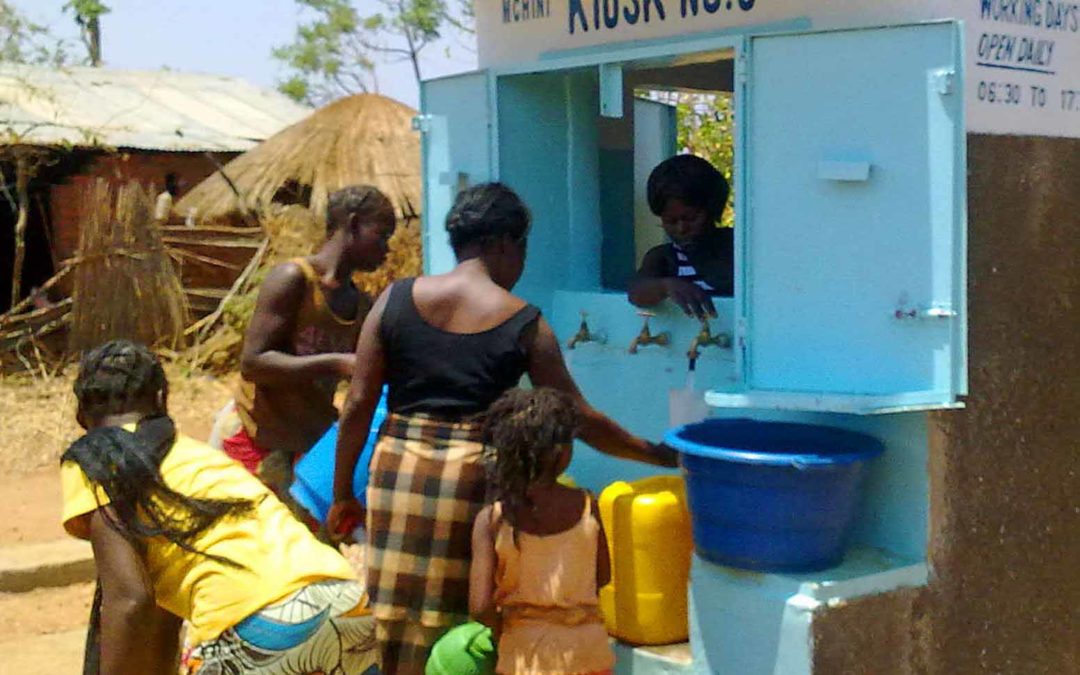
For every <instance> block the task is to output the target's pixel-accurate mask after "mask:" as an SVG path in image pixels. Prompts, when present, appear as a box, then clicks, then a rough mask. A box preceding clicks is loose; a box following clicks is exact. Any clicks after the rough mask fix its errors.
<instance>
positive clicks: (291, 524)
mask: <svg viewBox="0 0 1080 675" xmlns="http://www.w3.org/2000/svg"><path fill="white" fill-rule="evenodd" d="M161 475H162V478H164V480H165V482H166V483H167V484H168V485H169V487H171V488H172V489H174V490H176V491H177V492H180V493H182V494H185V495H190V496H193V497H200V498H204V499H205V498H212V499H230V498H231V499H237V498H239V499H250V500H253V501H254V502H255V504H256V506H255V511H254V513H253V514H252V515H251V516H248V517H245V518H223V519H222V520H221V521H219V522H218V523H216V524H214V525H213V526H211V527H210V528H208V529H207V530H206V531H205V532H203V533H202V534H201V535H199V536H198V537H196V538H195V539H194V540H193V541H192V542H191V543H192V546H194V548H195V549H196V550H199V551H204V552H207V553H212V554H214V555H217V556H221V557H223V558H227V559H229V560H232V561H234V562H236V563H239V564H240V565H242V566H243V568H236V567H230V566H228V565H225V564H222V563H220V562H217V561H216V560H213V559H212V558H208V557H206V556H204V555H199V554H196V553H188V552H187V551H184V550H183V549H181V548H180V547H179V546H176V545H175V544H172V543H169V542H168V541H166V540H165V539H164V538H161V537H154V538H152V539H148V540H147V541H146V553H145V561H146V566H147V570H148V571H149V573H150V578H151V579H152V580H153V584H154V596H155V599H156V601H157V604H158V605H160V606H161V607H163V608H164V609H166V610H168V611H169V612H172V613H173V614H175V615H177V616H179V617H181V618H184V619H187V620H188V621H189V622H190V623H191V628H192V633H191V635H192V639H193V641H194V642H195V643H198V642H203V641H206V640H211V639H213V638H215V637H217V636H218V635H220V634H221V633H222V632H223V631H225V630H226V629H228V628H230V627H232V626H234V625H236V624H237V623H239V622H240V621H242V620H244V619H245V618H247V617H248V616H250V615H251V614H254V613H255V612H256V611H258V610H260V609H262V608H263V607H265V606H267V605H269V604H271V603H273V602H274V601H276V600H280V599H281V598H284V597H285V596H287V595H289V594H290V593H292V592H294V591H297V590H299V589H301V588H303V587H304V586H306V585H308V584H310V583H312V582H315V581H319V580H321V579H354V578H355V573H354V572H353V569H352V567H350V565H349V563H348V562H347V561H346V560H345V558H344V557H342V556H341V555H340V554H339V553H338V552H337V551H335V550H334V549H332V548H330V547H329V546H326V545H325V544H322V543H321V542H319V541H318V540H317V539H315V537H314V536H313V535H312V534H311V532H310V531H308V529H307V528H306V527H304V526H303V525H301V524H300V522H299V521H297V520H296V519H295V518H294V517H293V516H292V514H291V513H290V512H289V510H288V509H287V508H286V507H285V505H284V504H282V503H281V502H280V501H279V500H278V499H277V498H276V497H275V496H274V495H273V494H272V493H271V492H270V491H269V490H268V489H267V488H266V487H265V486H264V485H263V484H262V483H260V482H259V480H258V479H257V478H255V477H254V476H252V475H251V474H250V473H248V472H247V470H246V469H244V467H243V466H241V465H240V464H239V463H237V462H235V461H233V460H232V459H230V458H229V457H228V456H226V455H225V453H223V452H221V451H220V450H215V449H213V448H211V447H210V446H208V445H206V444H204V443H200V442H198V441H196V440H194V439H192V438H188V437H187V436H177V440H176V443H175V444H174V445H173V447H172V449H171V450H170V451H169V453H168V454H167V455H166V456H165V459H164V460H162V462H161ZM60 478H61V482H62V485H63V493H64V511H63V521H64V528H65V529H66V530H67V531H68V533H69V534H71V535H73V536H75V537H79V538H82V539H86V538H88V537H89V519H88V518H85V517H84V516H86V515H88V514H90V513H93V512H94V511H95V510H97V509H98V508H100V507H101V506H104V505H106V504H108V502H109V499H108V497H107V496H106V495H105V493H104V492H103V491H102V490H101V488H100V487H96V488H95V486H93V485H91V483H90V481H89V479H88V478H87V477H86V474H84V473H83V471H82V469H81V468H79V466H78V465H77V464H75V463H74V462H64V463H63V464H62V465H61V467H60ZM95 492H96V493H97V494H96V496H95Z"/></svg>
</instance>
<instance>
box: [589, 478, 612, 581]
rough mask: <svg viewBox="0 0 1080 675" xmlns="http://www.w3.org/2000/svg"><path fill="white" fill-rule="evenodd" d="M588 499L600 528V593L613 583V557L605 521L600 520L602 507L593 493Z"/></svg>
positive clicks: (598, 571) (597, 552)
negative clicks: (609, 548)
mask: <svg viewBox="0 0 1080 675" xmlns="http://www.w3.org/2000/svg"><path fill="white" fill-rule="evenodd" d="M586 499H588V500H589V503H590V505H591V507H592V514H593V518H596V524H597V526H598V527H599V528H600V532H599V536H598V537H597V538H596V590H598V591H599V590H600V589H601V588H603V587H604V586H607V585H608V584H610V583H611V556H610V554H609V553H608V542H607V534H606V533H605V532H604V521H602V520H600V505H599V504H597V503H596V499H595V498H594V497H593V496H592V494H591V493H590V494H588V495H587V497H586Z"/></svg>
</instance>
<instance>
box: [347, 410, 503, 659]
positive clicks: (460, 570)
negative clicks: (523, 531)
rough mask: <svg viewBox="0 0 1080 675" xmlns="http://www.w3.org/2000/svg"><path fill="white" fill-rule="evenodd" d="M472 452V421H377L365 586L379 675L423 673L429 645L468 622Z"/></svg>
mask: <svg viewBox="0 0 1080 675" xmlns="http://www.w3.org/2000/svg"><path fill="white" fill-rule="evenodd" d="M482 453H483V443H482V440H481V428H480V425H479V424H478V423H475V422H470V421H447V420H440V419H437V418H434V417H429V416H425V415H411V416H403V415H396V414H391V415H389V416H388V417H387V419H386V422H385V423H384V424H383V428H382V431H381V434H380V438H379V442H378V444H377V445H376V446H375V454H374V456H373V458H372V461H371V479H370V482H369V483H368V488H367V508H368V511H367V532H368V553H367V562H368V569H367V575H368V576H367V580H368V586H367V587H368V592H369V593H370V594H371V600H372V607H373V610H374V614H375V618H376V620H377V638H378V641H379V646H380V649H381V651H382V659H383V672H385V673H414V672H415V673H422V672H424V671H423V668H424V662H425V661H426V660H427V655H428V652H429V651H430V649H431V646H432V645H433V644H434V643H435V642H436V641H437V640H438V639H439V637H441V636H442V635H443V633H445V632H446V631H447V630H449V629H450V628H452V627H454V626H455V625H457V624H460V623H464V622H466V621H468V613H469V563H470V561H471V559H472V525H473V521H474V520H475V518H476V514H477V513H479V512H480V509H481V508H483V506H484V500H485V496H486V490H487V480H486V476H485V472H484V467H483V465H482V464H481V455H482Z"/></svg>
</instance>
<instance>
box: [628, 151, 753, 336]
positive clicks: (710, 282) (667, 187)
mask: <svg viewBox="0 0 1080 675" xmlns="http://www.w3.org/2000/svg"><path fill="white" fill-rule="evenodd" d="M646 191H647V194H648V201H649V209H650V210H651V211H652V212H653V213H654V214H655V215H656V216H658V217H659V218H660V225H661V226H662V227H663V228H664V232H665V233H666V234H667V236H668V238H669V239H670V240H671V241H670V242H668V243H666V244H661V245H659V246H656V247H653V248H652V249H650V250H649V251H648V252H647V253H646V254H645V257H644V258H643V259H642V261H641V267H640V268H639V269H638V273H637V278H635V279H634V281H633V282H632V283H631V284H630V289H629V293H628V295H629V298H630V302H632V303H633V304H635V305H637V306H638V307H652V306H654V305H658V304H660V303H661V302H663V301H664V300H671V301H672V302H674V303H675V304H677V305H678V306H679V307H680V308H682V310H683V311H684V312H686V314H687V315H688V316H690V315H692V316H696V317H699V318H705V317H708V316H713V317H715V316H716V308H715V307H714V306H713V302H712V298H713V297H715V296H725V297H730V296H731V295H733V293H734V288H735V268H734V250H735V246H734V230H733V229H732V228H730V227H717V223H719V222H720V219H721V217H723V215H724V209H725V207H726V206H727V200H728V194H729V192H730V187H729V185H728V182H727V180H726V179H725V178H724V175H723V174H722V173H720V171H718V170H717V169H716V167H714V166H713V165H712V164H710V163H709V162H708V161H707V160H705V159H702V158H701V157H697V156H695V155H677V156H675V157H671V158H669V159H666V160H664V161H663V162H661V163H660V164H658V165H657V166H656V168H655V169H653V170H652V173H651V174H649V181H648V185H647V187H646Z"/></svg>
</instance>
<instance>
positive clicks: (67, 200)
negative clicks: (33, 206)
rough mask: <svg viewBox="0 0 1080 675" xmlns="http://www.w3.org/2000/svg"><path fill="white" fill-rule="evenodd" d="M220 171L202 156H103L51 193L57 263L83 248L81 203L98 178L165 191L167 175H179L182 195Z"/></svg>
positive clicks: (225, 159) (220, 158)
mask: <svg viewBox="0 0 1080 675" xmlns="http://www.w3.org/2000/svg"><path fill="white" fill-rule="evenodd" d="M236 154H237V153H218V154H216V157H217V160H218V161H219V162H220V163H221V164H225V163H226V162H228V161H229V160H230V159H232V158H233V157H235V156H236ZM215 170H216V167H215V166H214V164H213V163H212V162H211V161H210V160H209V159H208V158H207V157H206V156H205V155H204V154H202V153H196V152H154V151H142V150H132V151H128V152H116V153H102V154H101V155H99V156H97V157H96V158H94V159H93V160H91V161H90V162H89V163H88V164H87V165H86V166H85V167H84V168H83V169H82V170H81V171H80V172H79V173H78V174H77V175H74V176H70V177H68V178H66V179H65V180H64V181H63V182H62V183H59V184H56V185H54V186H53V187H52V189H51V194H50V197H49V206H50V212H51V216H52V231H53V234H54V237H55V242H54V246H55V258H56V260H57V261H60V260H64V259H66V258H70V257H71V256H73V255H75V252H76V250H77V249H78V247H79V222H80V221H81V219H82V218H81V215H82V214H81V213H80V203H81V197H82V194H83V190H84V189H85V187H86V186H87V185H88V184H89V183H91V182H93V181H94V180H96V179H98V178H107V179H109V180H114V181H117V182H127V181H131V180H137V181H139V182H140V183H143V184H144V185H147V186H151V185H152V186H155V187H157V188H159V189H160V188H161V187H163V186H164V185H165V175H166V174H169V173H175V174H176V175H177V176H178V177H179V178H180V180H181V186H180V187H181V192H183V191H186V190H190V189H191V188H192V187H194V186H195V185H197V184H198V183H199V182H200V181H202V180H203V179H204V178H206V177H207V176H209V175H210V174H212V173H214V171H215Z"/></svg>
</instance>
